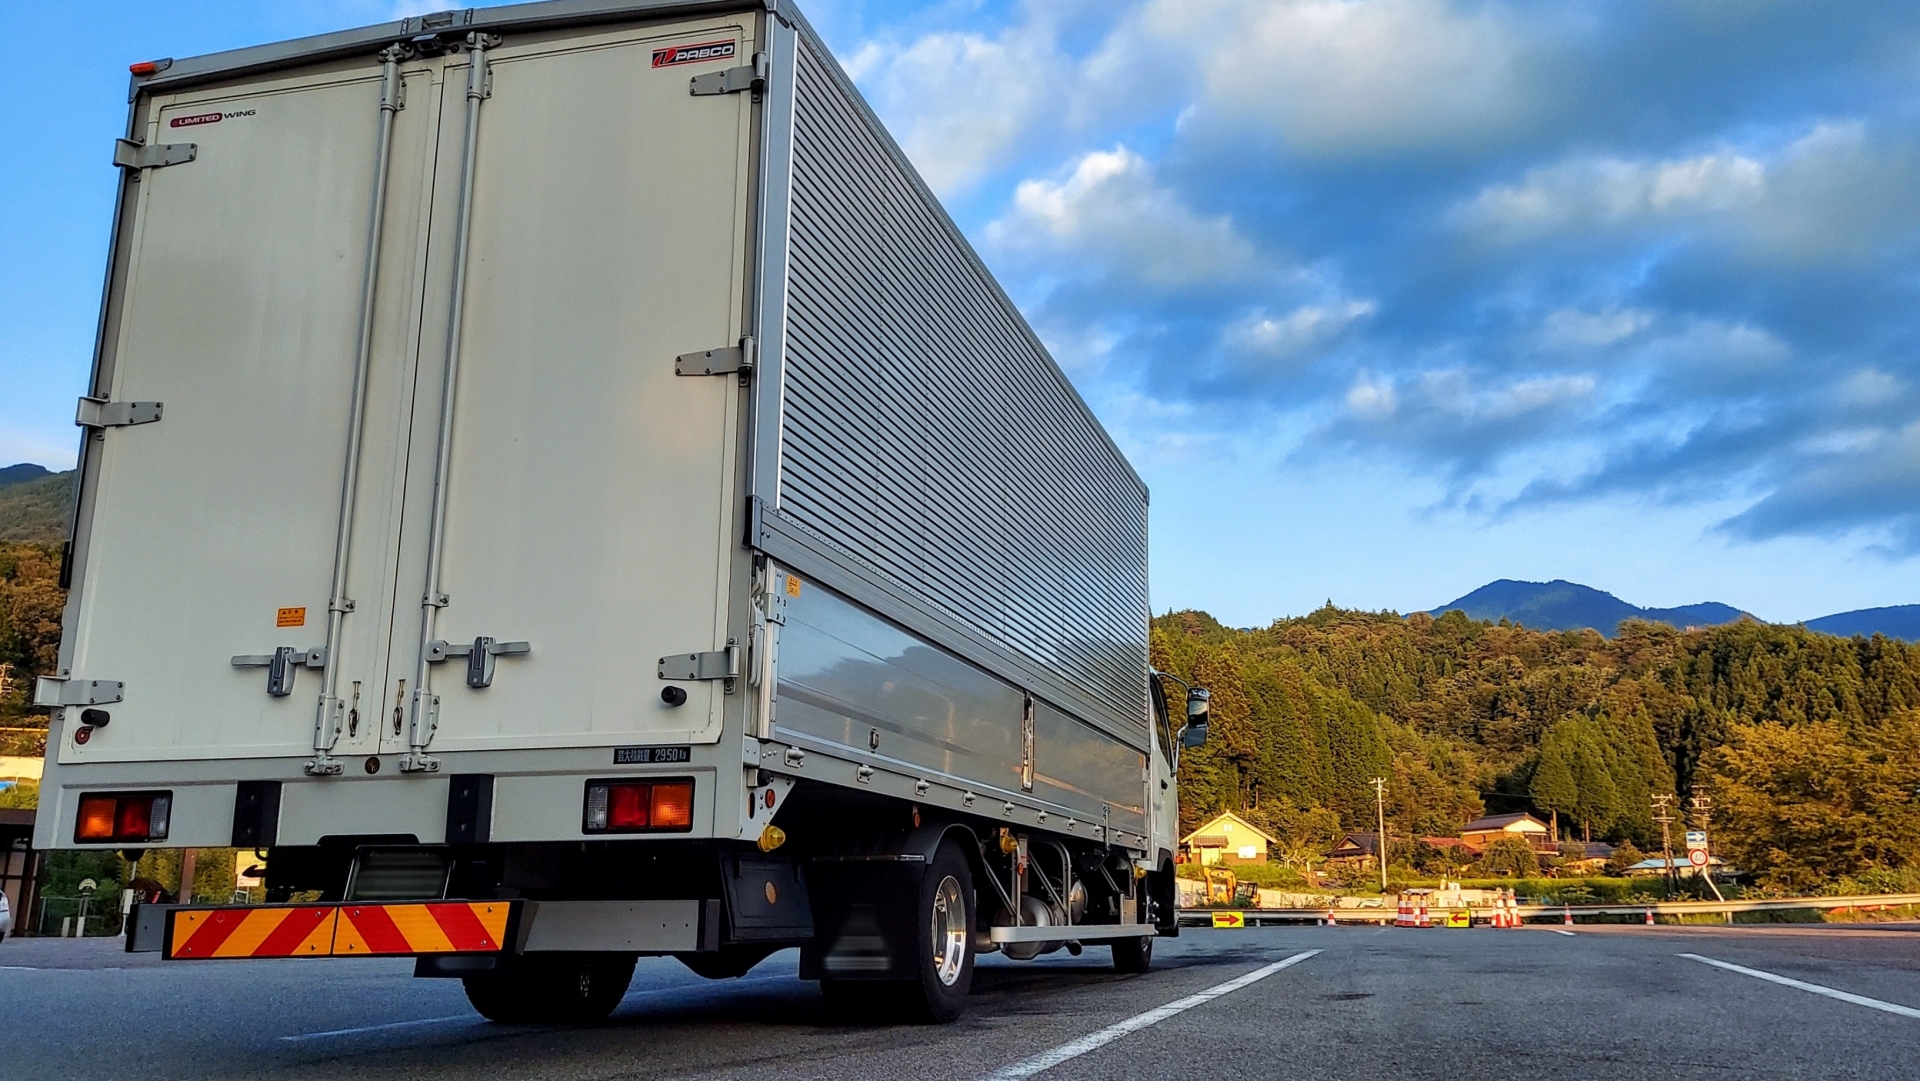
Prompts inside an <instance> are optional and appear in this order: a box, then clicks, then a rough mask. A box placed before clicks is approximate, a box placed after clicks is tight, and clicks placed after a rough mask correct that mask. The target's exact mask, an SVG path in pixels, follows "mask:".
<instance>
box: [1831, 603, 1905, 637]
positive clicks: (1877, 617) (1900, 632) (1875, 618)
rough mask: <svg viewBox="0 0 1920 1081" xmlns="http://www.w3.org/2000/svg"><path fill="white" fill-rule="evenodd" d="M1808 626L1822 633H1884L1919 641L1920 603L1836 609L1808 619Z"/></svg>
mask: <svg viewBox="0 0 1920 1081" xmlns="http://www.w3.org/2000/svg"><path fill="white" fill-rule="evenodd" d="M1807 629H1808V630H1810V631H1819V632H1820V633H1822V634H1837V635H1840V636H1841V637H1843V638H1845V637H1851V636H1853V635H1856V634H1863V635H1867V636H1869V637H1871V636H1872V635H1875V634H1884V635H1886V636H1887V637H1888V638H1904V639H1906V640H1907V641H1909V642H1920V604H1896V605H1893V606H1892V607H1890V608H1861V609H1857V610H1855V611H1852V612H1837V613H1835V614H1833V615H1830V616H1821V617H1820V618H1819V619H1809V620H1807Z"/></svg>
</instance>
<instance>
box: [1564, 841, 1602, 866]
mask: <svg viewBox="0 0 1920 1081" xmlns="http://www.w3.org/2000/svg"><path fill="white" fill-rule="evenodd" d="M1558 852H1559V855H1560V865H1561V866H1562V867H1564V868H1566V869H1568V870H1570V871H1574V872H1577V873H1579V874H1595V873H1597V872H1599V871H1600V869H1601V868H1603V867H1605V866H1606V865H1607V861H1608V860H1610V859H1612V858H1613V846H1612V845H1610V844H1608V843H1606V842H1605V841H1561V842H1560V844H1559V845H1558Z"/></svg>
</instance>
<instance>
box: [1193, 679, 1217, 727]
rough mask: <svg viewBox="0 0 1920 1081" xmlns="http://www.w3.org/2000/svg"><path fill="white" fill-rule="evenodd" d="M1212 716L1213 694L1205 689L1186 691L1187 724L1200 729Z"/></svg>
mask: <svg viewBox="0 0 1920 1081" xmlns="http://www.w3.org/2000/svg"><path fill="white" fill-rule="evenodd" d="M1212 716H1213V692H1211V691H1209V690H1207V689H1206V688H1205V687H1194V688H1191V689H1190V690H1188V691H1187V723H1188V724H1197V725H1199V726H1200V727H1202V728H1205V727H1206V726H1207V721H1208V720H1209V719H1210V718H1211V717H1212Z"/></svg>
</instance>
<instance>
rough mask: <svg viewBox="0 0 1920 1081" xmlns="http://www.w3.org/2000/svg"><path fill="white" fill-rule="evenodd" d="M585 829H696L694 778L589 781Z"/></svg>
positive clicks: (655, 830)
mask: <svg viewBox="0 0 1920 1081" xmlns="http://www.w3.org/2000/svg"><path fill="white" fill-rule="evenodd" d="M581 829H582V830H583V831H584V832H586V833H685V832H687V831H689V830H691V829H693V782H692V781H681V780H674V781H588V782H587V799H586V807H585V809H584V814H583V815H582V816H581Z"/></svg>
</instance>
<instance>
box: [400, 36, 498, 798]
mask: <svg viewBox="0 0 1920 1081" xmlns="http://www.w3.org/2000/svg"><path fill="white" fill-rule="evenodd" d="M467 57H468V67H467V131H466V146H465V149H464V150H463V151H462V153H461V158H460V221H459V225H458V226H457V228H456V229H455V231H454V240H453V302H452V304H451V306H450V310H449V312H448V313H447V355H446V364H445V370H444V372H443V373H442V375H441V388H442V389H441V392H440V438H439V442H438V445H437V447H436V449H435V451H434V466H433V518H432V525H431V526H430V527H429V529H428V534H427V575H426V578H427V581H426V594H425V595H424V596H423V597H422V598H421V601H420V609H421V611H420V649H419V652H418V653H417V654H416V656H417V657H418V658H419V660H418V663H417V665H416V667H415V669H414V684H413V710H412V715H411V719H410V721H409V724H408V728H407V753H406V755H405V756H404V757H402V758H401V759H400V768H401V770H403V771H405V772H408V773H421V772H432V771H435V770H438V769H439V768H440V760H439V759H438V758H435V757H433V756H432V755H429V754H428V753H427V744H429V743H431V742H432V741H433V730H434V729H435V728H436V727H437V726H438V723H439V715H440V711H439V709H438V700H437V698H436V696H435V695H434V693H433V683H432V679H433V668H432V664H431V662H430V661H429V660H428V659H427V644H428V643H430V642H432V641H433V640H434V639H435V638H436V637H437V636H438V630H439V627H438V623H439V616H440V609H441V608H442V607H444V606H445V605H446V603H447V599H446V595H445V594H444V593H442V592H441V590H440V569H441V567H440V564H441V558H442V556H443V555H444V553H445V550H446V534H447V474H448V472H449V470H450V469H451V468H452V465H453V462H452V457H453V400H454V390H455V388H456V386H457V385H458V383H459V378H460V324H461V322H462V316H463V314H464V312H465V309H466V291H467V243H468V240H469V239H470V236H471V234H472V231H473V174H474V158H475V155H476V153H477V152H478V150H479V143H480V103H481V102H482V101H484V100H486V97H487V79H488V71H487V36H486V35H485V34H478V33H474V34H468V35H467Z"/></svg>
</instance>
